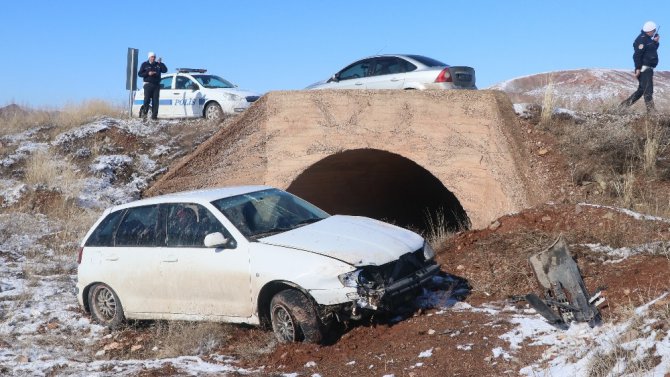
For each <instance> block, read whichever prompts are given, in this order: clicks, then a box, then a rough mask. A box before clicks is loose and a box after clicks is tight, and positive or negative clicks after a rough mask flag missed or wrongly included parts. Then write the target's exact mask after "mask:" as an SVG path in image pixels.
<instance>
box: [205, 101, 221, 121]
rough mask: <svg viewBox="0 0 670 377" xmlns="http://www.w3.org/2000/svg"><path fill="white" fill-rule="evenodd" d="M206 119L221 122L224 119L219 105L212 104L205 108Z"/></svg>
mask: <svg viewBox="0 0 670 377" xmlns="http://www.w3.org/2000/svg"><path fill="white" fill-rule="evenodd" d="M205 119H207V120H220V119H223V111H222V110H221V106H219V104H218V103H216V102H212V103H210V104H208V105H207V107H205Z"/></svg>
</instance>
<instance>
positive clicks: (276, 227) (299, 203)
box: [212, 189, 329, 240]
mask: <svg viewBox="0 0 670 377" xmlns="http://www.w3.org/2000/svg"><path fill="white" fill-rule="evenodd" d="M212 204H213V205H214V206H215V207H216V208H217V209H218V210H219V211H221V213H223V215H224V216H226V218H227V219H228V220H230V222H231V223H233V225H235V227H236V228H237V229H238V230H239V231H240V233H242V234H244V236H245V237H247V238H249V239H253V240H256V239H259V238H263V237H268V236H271V235H273V234H277V233H282V232H286V231H289V230H292V229H295V228H298V227H300V226H303V225H307V224H311V223H314V222H317V221H320V220H323V219H325V218H326V217H328V216H329V215H328V214H327V213H326V212H324V211H322V210H321V209H319V208H317V207H316V206H314V205H313V204H310V203H308V202H306V201H304V200H302V199H300V198H298V197H297V196H294V195H291V194H289V193H287V192H285V191H282V190H277V189H267V190H261V191H256V192H251V193H248V194H242V195H237V196H231V197H229V198H223V199H219V200H215V201H213V202H212Z"/></svg>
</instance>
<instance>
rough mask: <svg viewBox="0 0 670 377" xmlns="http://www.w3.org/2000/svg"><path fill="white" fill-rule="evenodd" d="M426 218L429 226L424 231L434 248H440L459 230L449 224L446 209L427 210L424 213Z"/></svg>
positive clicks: (462, 227)
mask: <svg viewBox="0 0 670 377" xmlns="http://www.w3.org/2000/svg"><path fill="white" fill-rule="evenodd" d="M424 217H425V219H426V221H425V223H426V227H427V228H428V229H427V230H426V231H425V232H424V233H425V234H424V238H425V239H426V240H427V241H428V243H429V244H430V246H431V247H432V248H433V250H440V249H442V246H443V245H444V243H445V242H446V241H447V240H448V239H449V238H451V237H452V236H453V235H454V234H455V233H456V232H457V231H458V230H453V229H451V227H450V226H449V220H448V219H449V218H448V217H447V215H446V214H445V210H444V209H441V210H437V211H435V212H434V213H432V212H430V211H429V210H426V211H425V213H424ZM466 228H467V227H464V226H462V225H461V226H460V227H459V229H466Z"/></svg>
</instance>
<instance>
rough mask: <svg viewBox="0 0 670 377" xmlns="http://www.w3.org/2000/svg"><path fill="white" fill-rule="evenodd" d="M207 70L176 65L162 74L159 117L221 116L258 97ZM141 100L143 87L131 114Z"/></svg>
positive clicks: (139, 91)
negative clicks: (174, 70) (167, 72)
mask: <svg viewBox="0 0 670 377" xmlns="http://www.w3.org/2000/svg"><path fill="white" fill-rule="evenodd" d="M206 72H207V70H206V69H193V68H177V72H176V73H169V74H166V75H163V77H162V78H161V81H160V88H161V93H160V101H159V106H158V118H201V117H205V118H207V119H221V118H223V117H224V116H226V115H228V114H236V113H240V112H242V111H244V110H246V109H247V108H248V107H249V106H251V104H252V103H253V102H254V101H256V100H257V99H258V98H259V97H260V95H259V94H257V93H254V92H250V91H246V90H242V89H238V88H237V86H236V85H234V84H232V83H230V82H229V81H227V80H225V79H223V78H221V77H219V76H215V75H210V74H207V73H206ZM143 104H144V90H143V89H142V88H141V87H140V88H139V90H137V91H136V92H135V94H134V98H133V107H132V114H133V116H134V117H139V116H140V109H141V107H142V105H143Z"/></svg>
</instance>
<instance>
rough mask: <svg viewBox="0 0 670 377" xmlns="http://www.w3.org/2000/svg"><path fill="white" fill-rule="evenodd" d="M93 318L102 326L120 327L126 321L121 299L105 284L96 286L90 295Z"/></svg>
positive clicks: (89, 300) (89, 303)
mask: <svg viewBox="0 0 670 377" xmlns="http://www.w3.org/2000/svg"><path fill="white" fill-rule="evenodd" d="M88 305H89V308H90V309H91V316H92V317H93V319H94V320H95V321H96V322H98V323H100V324H101V325H104V326H108V327H111V328H114V327H118V326H119V325H120V324H121V323H123V321H124V320H125V316H124V314H123V307H122V306H121V301H120V300H119V297H118V296H117V295H116V293H114V291H113V290H112V289H111V288H110V287H109V286H107V285H105V284H96V285H95V286H93V287H92V288H91V289H90V291H89V293H88Z"/></svg>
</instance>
